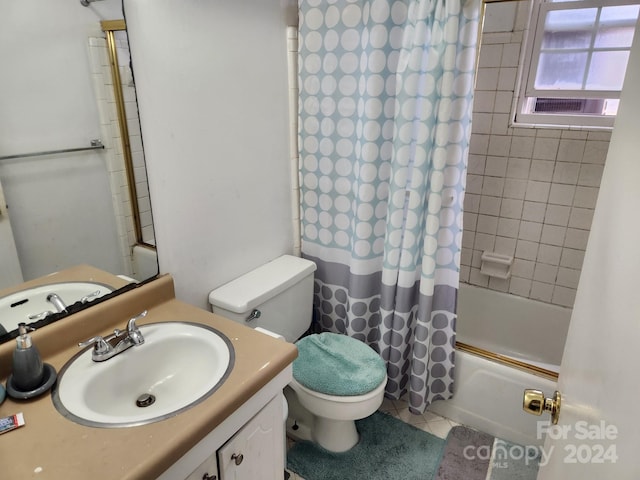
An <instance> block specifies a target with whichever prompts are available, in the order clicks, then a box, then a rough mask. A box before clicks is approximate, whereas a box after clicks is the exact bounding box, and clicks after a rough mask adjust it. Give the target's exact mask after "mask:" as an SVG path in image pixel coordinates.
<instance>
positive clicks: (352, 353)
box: [293, 332, 387, 396]
mask: <svg viewBox="0 0 640 480" xmlns="http://www.w3.org/2000/svg"><path fill="white" fill-rule="evenodd" d="M296 346H297V347H298V358H296V359H295V360H294V362H293V378H295V379H296V380H297V381H298V382H299V383H300V384H302V385H303V386H305V387H307V388H309V389H311V390H313V391H316V392H320V393H324V394H327V395H337V396H352V395H364V394H365V393H369V392H370V391H372V390H374V389H375V388H376V387H378V386H379V385H380V383H381V382H382V381H383V380H384V379H386V377H387V370H386V366H385V363H384V360H382V358H381V357H380V355H378V354H377V353H376V352H375V351H374V350H373V349H372V348H371V347H369V346H368V345H366V344H365V343H363V342H361V341H359V340H356V339H353V338H350V337H347V336H346V335H340V334H338V333H329V332H327V333H320V334H317V335H309V336H307V337H304V338H301V339H300V340H298V342H297V343H296Z"/></svg>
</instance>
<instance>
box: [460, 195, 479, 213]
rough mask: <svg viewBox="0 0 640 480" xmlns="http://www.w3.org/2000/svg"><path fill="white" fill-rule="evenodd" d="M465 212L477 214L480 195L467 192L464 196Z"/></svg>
mask: <svg viewBox="0 0 640 480" xmlns="http://www.w3.org/2000/svg"><path fill="white" fill-rule="evenodd" d="M464 209H465V211H469V212H474V213H478V212H479V211H480V195H475V194H472V193H470V192H469V191H468V190H467V192H466V193H465V195H464Z"/></svg>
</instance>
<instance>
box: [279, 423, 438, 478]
mask: <svg viewBox="0 0 640 480" xmlns="http://www.w3.org/2000/svg"><path fill="white" fill-rule="evenodd" d="M356 426H357V428H358V432H360V442H359V443H358V444H357V445H356V446H355V447H353V448H352V449H351V450H349V451H348V452H344V453H333V452H328V451H327V450H325V449H323V448H321V447H318V446H316V445H314V444H312V443H309V442H298V443H296V444H295V445H294V446H293V447H291V449H289V451H288V453H287V468H288V469H289V470H292V471H294V472H295V473H297V474H298V475H300V476H301V477H303V478H304V479H305V480H344V479H345V478H348V479H349V480H390V479H396V478H397V479H402V480H431V479H433V478H434V475H435V473H436V470H437V469H438V463H439V462H440V457H441V456H442V450H443V447H444V440H442V439H441V438H438V437H436V436H434V435H431V434H430V433H427V432H423V431H422V430H419V429H417V428H415V427H413V426H411V425H408V424H406V423H404V422H402V421H400V420H398V419H396V418H394V417H392V416H391V415H387V414H385V413H381V412H376V413H374V414H373V415H371V416H370V417H367V418H364V419H362V420H358V421H357V422H356Z"/></svg>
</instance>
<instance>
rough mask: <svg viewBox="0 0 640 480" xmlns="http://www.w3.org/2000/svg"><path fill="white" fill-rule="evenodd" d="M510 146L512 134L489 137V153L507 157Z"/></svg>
mask: <svg viewBox="0 0 640 480" xmlns="http://www.w3.org/2000/svg"><path fill="white" fill-rule="evenodd" d="M496 111H497V110H496ZM510 147H511V136H510V135H491V137H490V138H489V148H488V150H487V154H488V155H495V156H499V157H507V156H508V155H509V148H510Z"/></svg>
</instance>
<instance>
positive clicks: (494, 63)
mask: <svg viewBox="0 0 640 480" xmlns="http://www.w3.org/2000/svg"><path fill="white" fill-rule="evenodd" d="M502 49H503V45H500V44H494V45H481V46H480V60H479V62H478V67H479V68H485V67H499V66H500V64H501V60H502ZM509 54H510V55H511V52H509ZM517 65H518V64H517V62H516V64H515V65H504V66H509V67H510V66H517Z"/></svg>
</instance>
